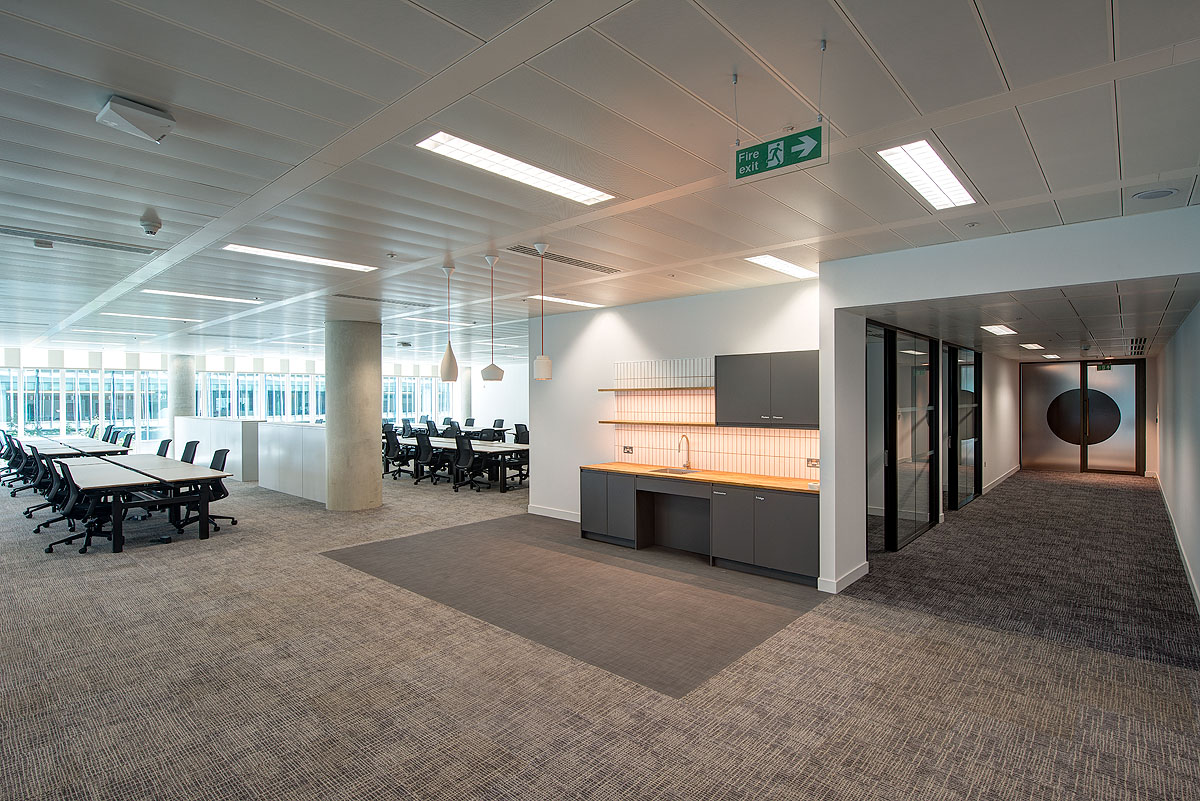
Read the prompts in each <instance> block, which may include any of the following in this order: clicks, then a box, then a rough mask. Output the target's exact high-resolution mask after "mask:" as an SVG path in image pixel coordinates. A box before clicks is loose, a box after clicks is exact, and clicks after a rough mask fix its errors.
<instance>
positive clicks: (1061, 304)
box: [1021, 293, 1079, 322]
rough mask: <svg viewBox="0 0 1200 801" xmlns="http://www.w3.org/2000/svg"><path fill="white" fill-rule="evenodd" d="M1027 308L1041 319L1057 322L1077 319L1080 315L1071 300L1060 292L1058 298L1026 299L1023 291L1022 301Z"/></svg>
mask: <svg viewBox="0 0 1200 801" xmlns="http://www.w3.org/2000/svg"><path fill="white" fill-rule="evenodd" d="M1021 302H1022V303H1023V304H1024V306H1025V308H1026V309H1028V310H1029V312H1030V313H1031V314H1033V315H1034V316H1035V317H1037V318H1038V319H1040V320H1046V321H1048V322H1055V321H1057V320H1075V319H1077V318H1078V317H1079V312H1077V311H1076V310H1075V307H1074V306H1072V305H1071V302H1070V301H1069V300H1067V299H1066V298H1064V297H1062V294H1061V293H1060V294H1059V298H1058V299H1057V300H1026V299H1025V298H1024V293H1022V301H1021Z"/></svg>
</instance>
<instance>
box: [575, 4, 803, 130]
mask: <svg viewBox="0 0 1200 801" xmlns="http://www.w3.org/2000/svg"><path fill="white" fill-rule="evenodd" d="M592 27H593V28H595V29H597V30H598V31H600V32H601V33H603V34H604V35H606V36H608V37H610V38H611V39H613V40H614V41H615V42H616V43H617V44H618V45H620V46H621V47H623V48H625V49H627V50H629V51H630V52H631V53H633V54H634V55H635V56H637V57H638V58H639V59H641V60H642V61H644V62H646V63H647V64H649V65H650V66H652V67H653V68H655V69H657V70H658V71H659V72H661V73H663V74H664V75H666V76H667V77H668V78H670V79H671V80H673V81H675V82H676V83H678V84H679V85H680V86H683V87H684V88H685V89H687V90H688V91H689V92H691V93H692V94H694V95H696V96H697V97H699V98H701V99H702V100H704V102H706V103H708V104H709V105H711V106H712V107H714V108H716V109H717V110H718V111H720V112H721V113H722V114H724V115H725V116H726V117H728V118H729V119H734V118H735V117H737V118H738V119H739V121H740V122H741V125H742V128H743V129H744V130H745V131H748V132H749V133H747V134H746V135H744V136H743V137H742V140H743V142H745V141H747V140H749V139H752V138H755V137H762V136H767V135H769V134H773V133H775V132H776V131H781V130H783V129H784V128H785V127H786V126H788V125H796V126H798V127H802V126H803V125H804V124H805V123H807V122H809V121H810V120H812V119H813V117H814V116H815V115H814V114H813V113H812V110H811V109H810V108H808V107H806V106H805V105H804V104H803V103H802V102H801V101H800V100H799V99H797V98H796V96H795V95H794V94H792V93H791V92H790V91H788V90H787V89H786V88H785V87H784V86H783V85H782V84H781V83H780V82H779V81H778V80H776V79H775V77H774V76H772V75H771V74H770V73H769V72H767V71H766V70H765V69H763V68H762V67H761V66H760V65H759V64H758V62H757V61H755V60H754V59H753V58H752V57H751V56H750V55H749V54H748V53H746V51H745V50H743V49H741V48H740V47H738V46H737V45H736V44H735V43H734V42H733V41H732V40H731V39H730V38H729V37H728V36H726V35H725V34H724V33H722V32H721V31H719V30H718V29H717V26H716V25H715V24H713V22H712V20H711V19H708V18H707V17H706V15H705V14H704V13H703V12H702V11H700V10H699V9H698V8H697V7H696V6H695V5H693V4H692V3H689V2H687V1H686V0H640V2H635V3H630V4H629V5H626V6H624V7H623V8H621V9H620V10H619V11H617V12H615V13H614V14H612V15H610V16H608V17H606V18H605V19H603V20H601V21H600V22H598V23H596V24H595V25H593V26H592ZM664 31H670V35H669V36H664V35H663V32H664ZM734 73H737V76H738V83H737V105H738V109H737V113H736V114H735V112H734V107H733V105H734V104H733V97H734V92H733V89H734V87H733V78H732V76H733V74H734Z"/></svg>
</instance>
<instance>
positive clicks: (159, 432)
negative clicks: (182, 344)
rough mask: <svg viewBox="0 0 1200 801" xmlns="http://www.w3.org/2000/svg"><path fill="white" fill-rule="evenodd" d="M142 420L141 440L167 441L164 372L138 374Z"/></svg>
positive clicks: (165, 381) (138, 426)
mask: <svg viewBox="0 0 1200 801" xmlns="http://www.w3.org/2000/svg"><path fill="white" fill-rule="evenodd" d="M138 379H139V380H138V389H139V392H138V395H139V396H140V397H139V407H138V411H139V412H140V418H141V419H140V420H138V425H137V430H138V437H137V438H138V439H139V440H157V439H165V438H166V436H167V420H166V415H167V410H168V408H169V406H168V404H167V374H166V372H164V371H162V370H142V371H141V372H140V373H139V374H138Z"/></svg>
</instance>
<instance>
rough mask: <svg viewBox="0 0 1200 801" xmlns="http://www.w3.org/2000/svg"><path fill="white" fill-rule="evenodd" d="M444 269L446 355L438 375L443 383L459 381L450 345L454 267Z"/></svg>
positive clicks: (450, 265)
mask: <svg viewBox="0 0 1200 801" xmlns="http://www.w3.org/2000/svg"><path fill="white" fill-rule="evenodd" d="M442 269H443V270H445V271H446V353H445V354H444V355H443V356H442V364H441V366H440V367H439V368H438V375H440V376H441V377H442V380H443V381H457V380H458V359H455V358H454V347H453V346H452V345H451V344H450V274H451V273H453V272H454V265H453V264H447V265H445V266H443V267H442Z"/></svg>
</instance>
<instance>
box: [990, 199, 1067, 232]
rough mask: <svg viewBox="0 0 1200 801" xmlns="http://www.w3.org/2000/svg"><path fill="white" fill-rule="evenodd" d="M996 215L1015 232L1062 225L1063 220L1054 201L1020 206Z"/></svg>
mask: <svg viewBox="0 0 1200 801" xmlns="http://www.w3.org/2000/svg"><path fill="white" fill-rule="evenodd" d="M996 214H998V215H999V216H1000V219H1001V220H1003V221H1004V225H1005V227H1007V228H1008V230H1009V231H1013V232H1016V231H1032V230H1033V229H1035V228H1049V227H1051V226H1055V225H1062V219H1061V218H1060V217H1059V216H1058V207H1057V206H1055V205H1054V202H1053V201H1046V202H1045V203H1033V204H1031V205H1028V206H1018V207H1017V208H1015V209H1005V210H1004V211H998V212H996Z"/></svg>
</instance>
